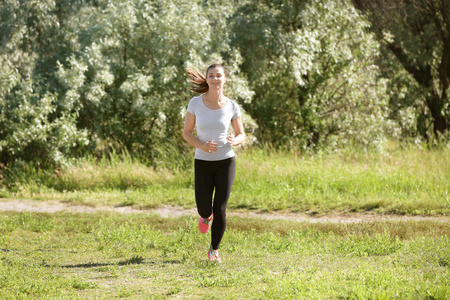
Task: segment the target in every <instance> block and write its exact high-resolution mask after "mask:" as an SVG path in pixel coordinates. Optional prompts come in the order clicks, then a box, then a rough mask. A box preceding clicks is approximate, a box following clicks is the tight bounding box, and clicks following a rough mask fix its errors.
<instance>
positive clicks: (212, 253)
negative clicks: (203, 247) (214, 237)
mask: <svg viewBox="0 0 450 300" xmlns="http://www.w3.org/2000/svg"><path fill="white" fill-rule="evenodd" d="M208 259H209V261H217V262H218V263H221V262H222V260H221V259H220V257H219V250H213V249H212V248H210V249H209V251H208Z"/></svg>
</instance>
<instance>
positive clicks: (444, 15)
mask: <svg viewBox="0 0 450 300" xmlns="http://www.w3.org/2000/svg"><path fill="white" fill-rule="evenodd" d="M353 2H354V3H355V5H356V7H358V8H359V9H361V10H363V11H365V12H368V14H369V19H370V21H371V22H372V30H373V31H374V32H375V33H377V36H378V38H379V40H380V41H381V44H382V45H383V47H384V48H385V50H386V51H389V52H390V54H391V55H393V56H394V57H395V58H396V60H397V61H398V63H400V64H401V66H402V68H403V70H405V71H406V72H408V73H409V74H410V76H411V78H412V80H414V81H415V84H407V85H406V88H409V87H413V88H414V89H415V85H417V86H418V87H419V89H418V90H416V91H415V93H414V94H413V95H411V96H410V97H408V98H407V99H405V100H406V101H404V100H401V101H398V99H395V98H394V99H393V100H394V105H398V106H400V107H401V110H403V111H405V110H406V109H408V108H409V107H410V108H411V109H413V110H415V114H416V116H417V130H418V131H419V132H420V134H421V135H422V136H423V137H426V138H428V139H429V138H432V137H433V136H434V138H439V137H440V135H443V134H446V132H447V131H448V130H449V129H450V94H449V91H450V90H449V89H450V58H449V57H450V21H449V20H450V3H449V2H448V1H446V0H407V1H394V2H392V1H385V0H376V1H372V0H370V1H366V0H353ZM382 64H384V65H386V64H385V63H384V62H382ZM388 64H389V63H388ZM393 70H395V71H397V69H396V68H394V69H393ZM393 70H392V69H391V74H392V71H393ZM390 77H391V78H392V80H393V81H394V84H396V85H401V82H405V81H404V80H401V81H400V82H399V80H398V77H397V72H395V73H394V75H393V76H390ZM418 99H419V101H417V100H418Z"/></svg>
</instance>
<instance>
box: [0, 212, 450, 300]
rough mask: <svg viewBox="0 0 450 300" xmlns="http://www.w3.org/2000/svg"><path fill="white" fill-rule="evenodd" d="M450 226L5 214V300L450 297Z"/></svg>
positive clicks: (0, 237) (1, 276)
mask: <svg viewBox="0 0 450 300" xmlns="http://www.w3.org/2000/svg"><path fill="white" fill-rule="evenodd" d="M449 234H450V224H449V223H445V222H440V221H408V222H364V223H358V224H342V223H338V224H332V223H320V224H317V223H315V224H311V223H299V222H290V221H282V220H271V221H268V220H258V219H251V218H237V217H234V218H229V221H228V229H227V232H226V234H225V237H224V240H223V243H222V247H221V256H222V259H223V261H224V263H222V264H221V265H217V264H214V263H209V262H208V261H207V258H206V251H207V249H208V243H209V236H208V235H202V234H200V233H199V232H198V230H197V228H196V219H194V218H190V217H183V218H168V219H164V218H161V217H159V216H157V215H150V216H149V215H147V214H134V215H120V214H113V213H102V214H68V213H57V214H37V213H14V212H8V213H1V214H0V245H1V246H0V248H1V249H0V298H2V299H37V298H39V299H109V298H128V299H167V298H169V299H170V298H177V299H180V298H181V299H183V298H188V299H205V298H206V299H245V298H246V299H280V298H283V299H448V298H449V297H450V278H449V272H450V269H449V268H450V239H449Z"/></svg>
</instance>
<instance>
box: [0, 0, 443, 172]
mask: <svg viewBox="0 0 450 300" xmlns="http://www.w3.org/2000/svg"><path fill="white" fill-rule="evenodd" d="M0 16H1V23H0V32H1V37H0V39H1V40H0V64H1V66H2V72H1V74H0V81H1V84H0V163H1V166H2V169H4V167H5V166H8V167H9V168H11V167H12V166H14V165H15V166H18V167H20V168H22V167H24V166H25V165H26V164H28V163H33V164H34V165H36V166H40V167H42V166H54V165H56V166H58V165H61V164H64V163H67V162H68V161H70V160H71V159H72V158H75V157H83V156H86V155H93V156H94V157H101V156H102V155H103V153H106V155H108V153H111V152H112V151H119V152H120V151H124V150H126V151H128V153H130V154H131V155H132V156H139V157H141V158H144V159H145V161H146V162H148V163H149V164H153V165H156V164H157V163H158V162H166V161H180V158H181V157H183V155H184V154H185V153H187V151H188V150H187V149H186V146H185V143H184V142H183V140H182V138H181V134H180V132H181V128H182V124H183V113H184V110H185V107H186V105H187V102H188V100H189V99H190V98H191V97H192V96H193V95H192V93H191V92H189V89H188V85H187V81H186V75H185V70H186V68H187V67H192V68H196V69H199V70H204V69H205V68H206V66H207V65H209V64H211V63H213V62H221V63H224V64H225V65H226V66H227V67H228V68H229V71H230V74H231V76H230V84H229V90H228V95H229V96H230V97H231V98H233V99H235V100H237V101H238V102H239V103H240V104H241V106H242V107H243V108H244V109H245V111H246V113H247V114H246V116H245V124H246V126H247V131H248V132H249V133H252V134H253V137H254V140H253V141H254V143H255V144H269V145H271V146H273V147H277V148H280V147H281V148H284V147H287V148H289V149H296V150H298V151H302V152H304V151H309V150H314V151H318V150H321V149H322V150H323V149H339V148H345V147H348V146H349V145H350V146H352V147H356V148H362V149H380V148H382V147H383V146H384V145H385V141H386V139H397V140H408V141H409V140H413V141H419V142H420V141H427V142H429V143H430V144H433V143H434V141H438V140H442V139H444V140H445V137H447V140H448V130H449V126H450V125H449V124H450V122H449V102H450V101H449V92H448V89H449V77H450V76H449V72H450V66H449V61H450V59H449V57H450V53H449V51H450V30H449V26H450V25H449V21H448V20H449V16H450V5H449V3H448V1H443V0H436V1H431V0H420V1H419V0H408V1H401V2H395V3H391V2H389V5H388V2H386V3H385V1H381V0H380V1H353V2H352V1H350V0H332V1H312V0H311V1H307V0H277V1H266V0H258V1H235V0H226V1H220V2H214V1H212V2H210V1H206V0H202V1H191V0H189V1H187V0H167V1H166V0H164V1H162V0H161V1H160V0H154V1H148V0H73V1H63V0H30V1H28V0H27V1H25V0H5V1H2V2H1V4H0ZM429 16H432V17H429ZM189 153H190V152H189ZM2 172H3V173H4V171H2Z"/></svg>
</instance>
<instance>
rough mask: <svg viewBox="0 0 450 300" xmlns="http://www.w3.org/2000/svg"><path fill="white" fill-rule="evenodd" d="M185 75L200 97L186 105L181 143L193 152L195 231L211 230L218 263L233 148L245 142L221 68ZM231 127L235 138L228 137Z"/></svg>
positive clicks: (213, 258)
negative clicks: (188, 145) (196, 218)
mask: <svg viewBox="0 0 450 300" xmlns="http://www.w3.org/2000/svg"><path fill="white" fill-rule="evenodd" d="M187 72H188V75H189V77H190V82H191V84H192V85H191V90H192V91H194V92H196V93H199V94H201V95H200V96H197V97H193V98H192V99H191V100H190V101H189V105H188V108H187V114H186V120H185V123H184V131H183V137H184V139H185V140H186V141H187V142H188V143H189V144H191V145H192V146H194V147H195V148H196V149H195V201H196V203H197V211H198V213H199V215H200V219H199V221H198V227H199V229H200V232H202V233H206V232H207V231H208V230H209V229H210V227H211V246H210V249H209V251H208V259H209V260H210V261H217V262H219V263H220V262H221V260H220V257H219V251H218V249H219V245H220V242H221V241H222V238H223V235H224V232H225V228H226V208H227V202H228V198H229V197H230V193H231V188H232V186H233V182H234V176H235V172H236V158H235V153H234V151H233V148H232V147H233V146H237V145H239V144H241V143H243V142H244V140H245V132H244V126H243V124H242V119H241V111H240V108H239V106H238V105H237V104H236V102H234V101H232V100H231V99H229V98H227V97H225V95H224V85H225V83H226V82H227V76H226V72H225V69H224V67H223V66H222V65H219V64H214V65H211V66H209V67H208V69H207V70H206V77H205V76H204V75H203V74H201V73H200V72H197V71H194V70H192V69H188V70H187ZM230 124H231V127H232V128H233V132H234V134H232V133H231V132H230V133H228V129H229V127H230ZM194 129H196V135H194ZM213 195H214V197H213ZM213 217H214V221H213Z"/></svg>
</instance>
